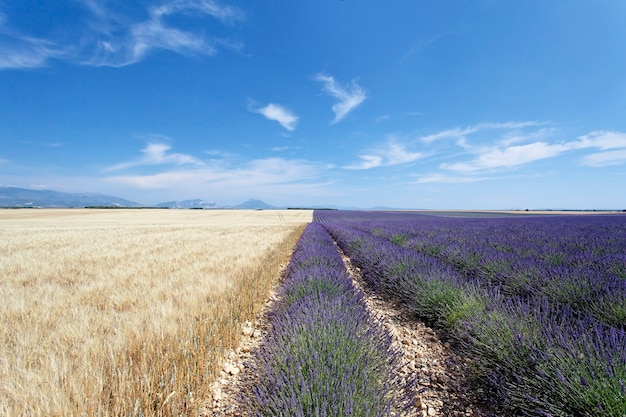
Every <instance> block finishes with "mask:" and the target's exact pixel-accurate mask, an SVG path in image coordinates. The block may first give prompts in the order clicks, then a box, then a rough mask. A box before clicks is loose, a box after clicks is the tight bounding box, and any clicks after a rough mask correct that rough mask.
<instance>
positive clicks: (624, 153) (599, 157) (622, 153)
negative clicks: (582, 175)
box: [582, 149, 626, 167]
mask: <svg viewBox="0 0 626 417" xmlns="http://www.w3.org/2000/svg"><path fill="white" fill-rule="evenodd" d="M582 163H583V165H587V166H590V167H606V166H611V165H620V164H626V149H620V150H616V151H607V152H598V153H593V154H591V155H587V156H585V157H584V158H583V161H582Z"/></svg>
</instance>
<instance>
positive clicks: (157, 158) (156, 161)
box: [105, 143, 204, 172]
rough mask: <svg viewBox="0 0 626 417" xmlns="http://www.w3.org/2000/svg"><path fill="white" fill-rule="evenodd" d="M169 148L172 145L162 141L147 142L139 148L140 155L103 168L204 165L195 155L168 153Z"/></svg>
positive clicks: (114, 169)
mask: <svg viewBox="0 0 626 417" xmlns="http://www.w3.org/2000/svg"><path fill="white" fill-rule="evenodd" d="M170 149H172V147H171V146H170V145H167V144H164V143H149V144H148V145H146V147H145V148H143V149H142V150H141V153H142V154H143V155H142V156H141V157H139V158H137V159H135V160H132V161H128V162H121V163H119V164H116V165H113V166H111V167H108V168H106V169H105V172H112V171H121V170H124V169H129V168H135V167H145V166H152V165H197V166H202V165H204V163H203V162H202V161H201V160H200V159H198V158H196V157H193V156H191V155H185V154H181V153H170V152H169V150H170Z"/></svg>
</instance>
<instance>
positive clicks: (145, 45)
mask: <svg viewBox="0 0 626 417" xmlns="http://www.w3.org/2000/svg"><path fill="white" fill-rule="evenodd" d="M80 3H81V4H82V6H83V7H84V9H86V10H87V11H88V12H89V17H88V18H87V19H85V20H83V21H77V22H76V24H75V25H72V27H68V28H57V30H56V31H55V32H57V33H61V34H62V36H63V37H64V40H63V41H59V40H54V39H53V38H52V37H51V36H50V37H47V38H48V39H44V38H35V37H31V36H28V35H25V34H22V33H19V32H18V31H15V30H12V29H10V28H9V27H8V19H7V17H6V16H4V15H2V16H0V36H3V37H4V38H5V40H4V41H2V40H1V39H0V69H3V68H35V67H41V66H44V65H46V64H47V63H48V61H49V60H51V59H61V60H67V61H72V62H76V63H80V64H83V65H93V66H113V67H121V66H125V65H130V64H134V63H137V62H139V61H141V60H143V59H144V58H146V57H147V56H148V55H149V54H150V53H151V52H152V51H154V50H158V49H162V50H168V51H171V52H174V53H177V54H181V55H204V56H210V55H214V54H215V53H216V52H217V50H218V48H217V47H218V46H220V47H225V48H233V49H239V48H241V44H240V43H239V42H235V41H232V40H230V39H223V38H222V39H211V38H209V37H207V36H206V35H205V34H204V33H203V32H201V31H198V30H196V31H193V30H189V29H187V28H185V27H183V26H182V25H180V24H179V25H175V24H174V23H171V21H170V19H167V18H168V17H172V16H184V17H186V18H196V19H201V18H205V17H212V18H215V19H217V20H219V21H220V22H221V23H223V24H226V25H228V24H231V23H233V22H234V21H237V20H241V19H243V18H244V15H243V13H242V12H241V11H240V9H238V8H236V7H231V6H227V5H223V4H221V3H220V2H218V1H214V0H169V1H166V2H164V3H162V4H161V5H159V6H152V7H148V8H147V10H146V9H144V10H133V9H137V8H141V7H142V6H140V5H130V6H128V7H126V10H124V12H125V13H123V12H121V11H120V10H122V9H121V8H113V6H112V5H113V3H111V2H107V1H104V0H81V1H80ZM124 6H126V5H124ZM64 7H72V6H71V3H68V4H67V5H66V6H64ZM130 10H132V11H133V13H130V12H129V11H130ZM146 13H147V15H148V17H147V18H144V20H140V18H138V16H145V14H146ZM77 15H80V13H77ZM71 30H76V32H77V33H72V32H71ZM68 38H72V39H75V41H74V42H73V44H68V43H67V41H66V39H68ZM59 39H60V38H59Z"/></svg>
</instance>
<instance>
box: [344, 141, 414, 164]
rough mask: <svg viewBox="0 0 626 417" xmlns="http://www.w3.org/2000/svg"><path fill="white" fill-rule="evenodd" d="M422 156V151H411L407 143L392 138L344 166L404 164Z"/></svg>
mask: <svg viewBox="0 0 626 417" xmlns="http://www.w3.org/2000/svg"><path fill="white" fill-rule="evenodd" d="M422 157H423V154H422V153H420V152H410V151H408V150H407V149H406V147H405V145H403V144H400V143H397V142H396V141H393V140H390V141H388V142H387V144H386V145H385V147H383V148H382V149H378V150H375V151H374V152H372V153H370V154H363V155H359V158H360V159H361V161H360V162H358V163H355V164H351V165H347V166H345V167H344V168H346V169H354V170H363V169H371V168H377V167H381V166H392V165H402V164H408V163H411V162H414V161H416V160H418V159H420V158H422Z"/></svg>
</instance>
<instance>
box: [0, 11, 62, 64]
mask: <svg viewBox="0 0 626 417" xmlns="http://www.w3.org/2000/svg"><path fill="white" fill-rule="evenodd" d="M0 13H1V12H0ZM72 49H73V48H72V47H71V46H65V47H64V46H60V45H58V44H57V43H55V42H54V41H52V40H47V39H43V38H37V37H33V36H28V35H24V34H22V33H20V32H19V31H17V30H15V29H12V28H11V27H9V23H8V20H7V18H6V16H3V15H1V14H0V69H24V68H37V67H43V66H45V65H47V64H48V61H49V60H50V59H65V58H69V57H71V56H73V52H72Z"/></svg>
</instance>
